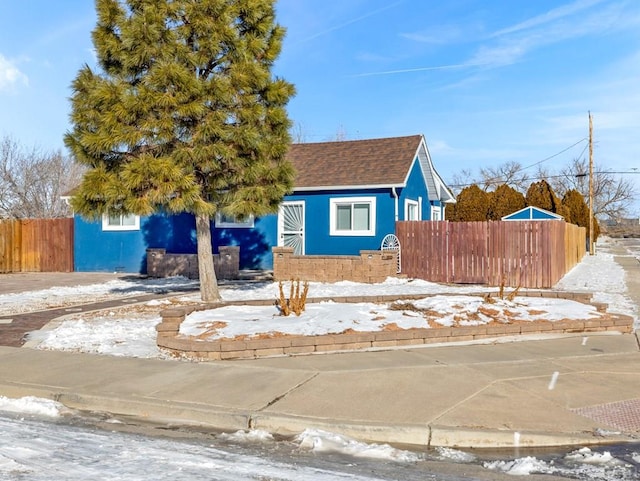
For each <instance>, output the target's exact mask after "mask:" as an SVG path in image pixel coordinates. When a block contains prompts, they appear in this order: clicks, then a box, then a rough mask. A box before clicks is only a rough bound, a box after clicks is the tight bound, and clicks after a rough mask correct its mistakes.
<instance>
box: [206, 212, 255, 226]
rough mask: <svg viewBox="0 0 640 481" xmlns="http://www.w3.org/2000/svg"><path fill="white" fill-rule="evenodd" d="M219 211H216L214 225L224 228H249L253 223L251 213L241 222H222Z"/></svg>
mask: <svg viewBox="0 0 640 481" xmlns="http://www.w3.org/2000/svg"><path fill="white" fill-rule="evenodd" d="M220 219H221V215H220V213H219V212H218V213H216V223H215V227H219V228H225V229H247V228H249V229H251V228H253V227H254V225H255V219H254V217H253V216H252V215H250V216H249V217H247V218H246V219H245V220H244V221H243V222H222V221H221V220H220Z"/></svg>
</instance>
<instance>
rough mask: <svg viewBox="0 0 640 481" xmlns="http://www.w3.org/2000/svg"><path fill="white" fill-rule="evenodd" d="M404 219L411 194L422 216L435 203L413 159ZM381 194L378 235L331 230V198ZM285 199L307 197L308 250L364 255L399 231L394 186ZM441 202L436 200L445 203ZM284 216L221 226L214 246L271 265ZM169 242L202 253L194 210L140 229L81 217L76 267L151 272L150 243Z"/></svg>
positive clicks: (401, 199)
mask: <svg viewBox="0 0 640 481" xmlns="http://www.w3.org/2000/svg"><path fill="white" fill-rule="evenodd" d="M396 194H397V195H398V199H397V207H398V220H404V203H405V200H407V199H409V200H413V201H418V200H419V199H422V206H421V207H422V219H423V220H429V219H430V218H431V217H430V216H431V205H432V203H430V202H429V196H428V192H427V187H426V184H425V180H424V176H423V175H422V171H421V169H420V163H419V162H418V161H417V160H416V162H414V163H413V164H412V167H411V171H410V172H409V175H408V178H407V185H406V186H405V187H404V188H399V189H397V192H396ZM345 197H375V199H376V229H375V235H373V236H336V235H331V233H330V223H329V218H330V199H335V198H345ZM284 200H285V201H304V203H305V253H306V254H307V255H358V254H359V252H360V251H361V250H377V249H379V248H380V243H381V242H382V239H383V237H384V236H385V235H387V234H392V233H395V221H396V217H395V209H396V199H395V197H394V195H393V193H392V190H391V189H354V190H351V191H343V190H339V191H338V190H335V191H329V190H327V191H316V192H302V193H301V192H298V193H294V194H293V195H289V196H286V197H285V199H284ZM439 204H440V202H434V203H433V205H438V206H439ZM277 226H278V216H277V215H276V214H273V215H267V216H264V217H261V218H258V219H256V220H255V224H254V227H253V228H220V229H218V228H215V226H212V238H213V244H214V252H215V251H217V247H218V246H221V245H238V246H240V268H241V269H271V268H272V267H273V257H272V254H271V248H272V247H273V246H275V245H277V243H278V239H277ZM147 248H164V249H166V250H167V252H171V253H180V254H184V253H196V252H197V247H196V233H195V219H194V217H193V216H192V215H191V214H180V215H174V216H167V215H164V214H157V215H153V216H150V217H145V218H142V219H141V220H140V230H139V231H107V232H103V231H102V224H101V222H87V221H84V220H82V219H81V218H80V217H76V219H75V266H76V267H75V268H76V270H77V271H85V272H86V271H109V272H114V271H121V272H138V273H145V272H146V249H147Z"/></svg>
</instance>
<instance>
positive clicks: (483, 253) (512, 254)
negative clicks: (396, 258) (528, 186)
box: [396, 221, 586, 288]
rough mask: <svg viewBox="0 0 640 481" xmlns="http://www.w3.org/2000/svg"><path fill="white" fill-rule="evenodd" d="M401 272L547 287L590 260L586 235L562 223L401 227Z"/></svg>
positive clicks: (400, 224) (455, 280) (435, 278)
mask: <svg viewBox="0 0 640 481" xmlns="http://www.w3.org/2000/svg"><path fill="white" fill-rule="evenodd" d="M396 235H397V236H398V239H399V241H400V246H401V252H402V256H401V259H402V272H403V273H405V274H406V275H408V276H410V277H416V278H421V279H425V280H428V281H432V282H453V283H460V284H464V283H474V284H488V285H491V286H501V285H503V286H505V287H526V288H548V287H552V286H553V285H554V284H556V283H557V282H558V281H559V280H560V279H561V278H562V276H563V275H564V274H566V273H567V272H568V271H569V270H570V269H571V268H573V266H575V265H576V264H577V263H578V262H580V260H581V259H582V257H583V256H584V255H585V253H586V251H585V246H586V230H585V229H584V228H583V227H578V226H575V225H572V224H567V223H565V222H559V221H522V222H448V221H437V222H434V221H424V222H422V221H421V222H415V221H413V222H397V223H396Z"/></svg>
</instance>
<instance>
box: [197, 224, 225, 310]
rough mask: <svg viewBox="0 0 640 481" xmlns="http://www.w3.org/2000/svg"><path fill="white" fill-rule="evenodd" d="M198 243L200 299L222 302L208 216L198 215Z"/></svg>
mask: <svg viewBox="0 0 640 481" xmlns="http://www.w3.org/2000/svg"><path fill="white" fill-rule="evenodd" d="M196 241H197V243H198V270H199V271H200V297H201V298H202V300H203V301H204V302H217V301H219V300H220V291H219V289H218V280H217V279H216V271H215V269H214V267H213V244H212V242H211V221H210V219H209V216H208V215H204V214H197V215H196Z"/></svg>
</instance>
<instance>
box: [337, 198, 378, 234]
mask: <svg viewBox="0 0 640 481" xmlns="http://www.w3.org/2000/svg"><path fill="white" fill-rule="evenodd" d="M344 204H369V229H367V230H338V229H336V222H337V218H338V216H337V213H338V205H344ZM329 235H332V236H351V237H355V236H374V235H376V198H375V197H334V198H332V199H329Z"/></svg>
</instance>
